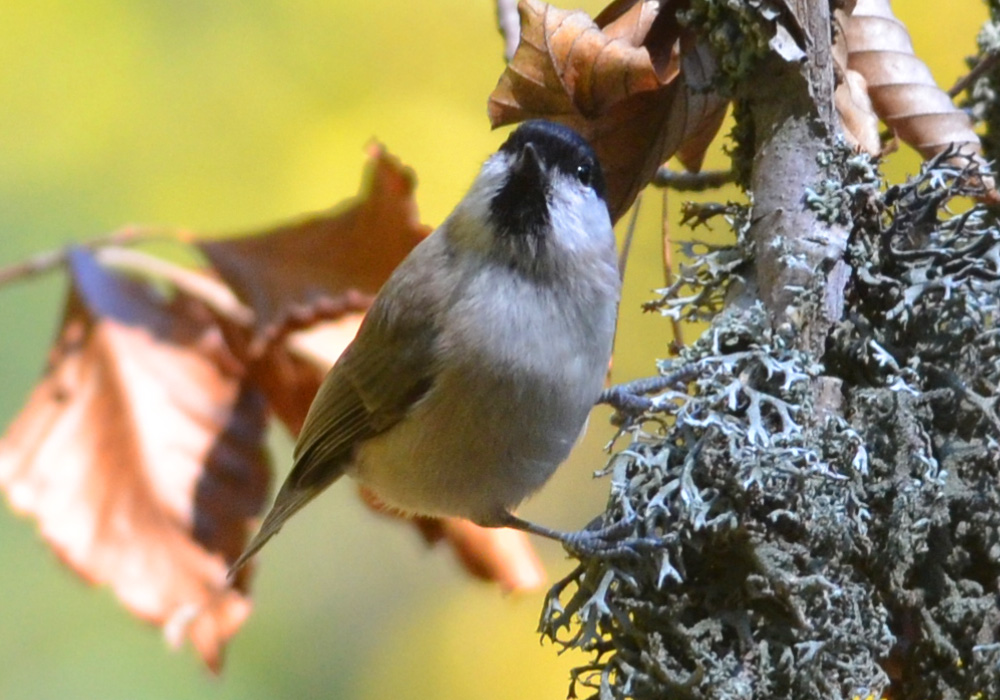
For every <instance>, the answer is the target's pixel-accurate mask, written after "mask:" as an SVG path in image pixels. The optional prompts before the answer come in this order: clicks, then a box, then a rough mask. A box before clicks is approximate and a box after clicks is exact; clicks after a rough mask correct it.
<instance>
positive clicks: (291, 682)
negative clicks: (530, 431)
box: [0, 0, 986, 700]
mask: <svg viewBox="0 0 1000 700" xmlns="http://www.w3.org/2000/svg"><path fill="white" fill-rule="evenodd" d="M583 6H584V8H585V9H587V10H589V11H590V12H591V13H596V11H598V10H599V9H600V7H601V3H597V2H587V3H585V4H584V5H583ZM940 8H941V6H940V4H939V3H935V2H931V0H910V1H909V2H906V3H898V7H897V8H896V10H897V12H898V13H899V14H900V16H901V17H902V18H903V19H904V20H905V21H906V22H907V23H908V24H909V26H910V29H911V31H912V33H913V35H914V42H915V44H916V47H917V51H918V53H920V54H921V55H922V56H923V57H924V58H925V60H927V62H928V63H929V64H930V65H931V69H932V71H933V72H934V74H935V76H936V77H937V78H938V80H939V82H940V83H941V84H942V85H944V86H946V87H947V86H950V85H951V83H952V82H953V81H954V79H955V78H956V77H957V76H958V75H959V74H960V73H962V72H963V70H964V68H963V63H962V60H963V58H964V57H965V56H966V55H970V54H972V53H973V52H974V50H975V47H974V36H975V32H976V30H977V28H978V25H979V23H980V22H981V21H982V19H983V18H984V17H985V14H986V13H985V9H984V8H983V7H982V6H981V5H980V4H979V3H977V2H973V1H972V0H962V1H961V2H957V3H952V4H951V5H950V6H949V7H948V10H947V12H945V13H942V12H941V9H940ZM0 33H2V40H0V232H2V233H0V241H2V244H0V265H6V264H10V263H12V262H15V261H18V260H21V259H23V258H25V257H27V256H29V255H30V254H32V253H34V252H38V251H43V250H48V249H52V248H54V247H57V246H60V245H63V244H65V243H69V242H72V241H77V240H83V239H86V238H89V237H93V236H96V235H99V234H102V233H106V232H109V231H111V230H113V229H116V228H118V227H120V226H121V225H123V224H126V223H135V222H141V223H161V224H170V225H178V226H183V227H186V228H190V229H194V230H197V231H202V232H208V233H212V232H228V231H236V230H241V229H246V228H256V227H259V226H261V225H264V224H268V223H271V222H274V221H279V220H282V219H284V218H288V217H292V216H295V215H297V214H299V213H302V212H306V211H313V210H317V209H322V208H325V207H328V206H329V205H331V204H332V203H334V202H336V201H339V200H341V199H343V198H345V197H348V196H351V195H353V194H354V193H355V192H356V191H357V187H358V183H359V179H360V174H361V165H362V163H363V160H364V146H365V144H366V143H367V142H369V141H370V140H371V139H378V140H380V141H382V142H383V143H385V144H386V145H387V146H388V147H389V149H390V150H391V151H392V152H394V153H395V154H397V155H399V156H400V157H401V158H402V159H403V161H404V162H405V163H407V164H409V165H410V166H412V167H413V168H414V169H415V170H416V172H417V175H418V178H419V186H418V189H417V200H418V202H419V204H420V208H421V213H422V216H423V218H424V220H425V221H426V222H428V223H430V224H436V223H438V222H440V221H441V219H442V218H443V217H444V216H445V215H446V214H447V213H448V211H449V210H450V209H451V207H452V205H453V204H454V203H455V202H456V201H457V200H458V198H460V197H461V196H462V194H463V193H464V190H465V188H466V187H467V185H468V183H469V182H470V181H471V179H472V177H473V176H474V174H475V172H476V169H477V167H478V165H479V163H480V162H481V161H482V159H483V158H484V157H485V156H486V155H488V154H489V153H490V152H491V151H493V150H495V148H496V147H497V145H498V144H499V143H500V141H501V140H502V139H503V137H504V133H505V132H503V131H501V132H496V133H494V132H491V131H490V129H489V125H488V123H487V120H486V113H485V105H486V97H487V95H488V94H489V92H490V91H491V90H492V88H493V86H494V84H495V83H496V80H497V78H498V77H499V75H500V73H501V71H502V69H503V61H502V45H501V41H500V39H499V36H498V35H497V33H496V31H495V29H494V7H493V4H492V3H491V2H489V1H488V0H443V1H440V2H435V3H414V2H401V1H399V0H369V1H368V2H366V3H346V2H336V1H334V0H327V1H325V2H324V1H321V0H285V1H284V2H275V1H271V2H266V1H264V0H242V1H239V2H237V1H235V0H221V1H217V2H212V3H199V2H190V1H184V0H180V1H174V2H162V1H161V2H155V1H153V0H146V1H138V0H130V1H129V0H116V1H114V2H112V1H110V0H91V1H90V2H87V3H80V2H75V1H73V0H37V1H36V2H32V3H16V2H13V1H8V2H4V3H0ZM918 162H919V161H918V159H917V158H916V156H915V155H914V154H912V153H911V152H908V151H907V152H903V153H900V154H898V155H896V156H894V157H893V159H892V162H891V165H890V167H889V168H888V170H889V172H890V177H891V178H893V179H897V180H898V179H900V178H901V177H903V176H904V175H905V173H907V172H913V171H914V170H915V169H916V168H917V167H918ZM724 166H725V159H724V158H723V157H722V156H721V155H720V153H719V152H718V151H717V149H716V152H713V154H711V155H710V158H709V161H708V163H707V167H724ZM728 196H735V195H733V194H729V195H728ZM715 198H718V195H716V197H715ZM682 199H683V198H682V197H680V196H676V195H675V196H673V198H672V203H671V207H672V212H673V213H672V217H673V218H674V220H675V221H676V220H677V209H678V207H679V205H680V202H681V200H682ZM659 207H660V196H659V194H658V193H656V192H648V193H647V195H646V197H645V201H644V203H643V209H642V214H641V216H640V220H639V221H640V223H639V228H638V232H637V236H636V242H635V245H634V248H633V255H632V259H631V262H630V264H629V270H628V277H627V281H626V294H625V300H624V303H623V306H622V310H621V323H620V332H619V338H618V345H617V348H618V351H617V353H616V358H615V379H616V380H627V379H630V378H634V377H638V376H645V375H648V374H651V373H652V372H653V371H654V360H655V359H656V358H658V357H664V356H666V345H667V342H668V341H669V338H670V333H669V329H668V324H667V323H666V322H665V321H663V320H661V319H659V318H658V317H654V316H642V315H641V312H640V311H639V308H638V307H639V304H640V303H641V302H642V301H643V300H645V299H648V298H650V297H651V296H652V294H651V292H650V290H651V289H652V288H654V287H658V286H661V285H662V271H661V269H660V267H659V264H658V259H659V240H658V230H659ZM722 233H723V232H722V231H719V230H716V231H715V232H710V233H707V234H706V233H705V232H704V231H702V232H699V233H698V234H697V235H698V236H699V237H704V236H706V235H709V236H716V235H720V234H722ZM689 236H690V234H689V233H687V232H679V233H678V237H689ZM63 286H64V285H63V280H62V279H61V278H60V276H59V275H49V276H47V277H44V278H39V279H36V280H32V281H30V282H27V283H21V284H16V285H11V286H9V287H7V288H5V289H2V290H0V324H2V326H0V327H2V329H3V331H2V333H0V351H2V356H0V359H2V361H0V385H2V386H3V388H4V390H3V391H2V392H0V422H2V424H3V425H6V424H7V423H8V422H9V421H10V420H11V418H12V417H13V416H14V415H15V414H16V412H17V411H18V410H19V408H20V406H21V405H22V404H23V402H24V400H25V398H26V396H27V393H28V391H29V390H30V388H31V386H32V384H33V383H34V381H35V380H36V378H37V377H38V374H39V372H40V371H41V369H42V367H43V365H44V357H45V353H46V350H47V347H48V344H49V342H50V340H51V337H52V334H53V331H54V329H55V325H56V323H57V322H58V319H59V314H60V309H61V296H62V293H63ZM606 417H607V412H606V411H603V412H602V411H599V412H597V413H596V414H595V416H594V417H593V418H592V420H591V425H590V431H589V435H588V437H587V439H586V440H585V442H584V443H583V444H582V445H581V446H580V448H579V449H578V450H577V451H576V453H575V454H574V456H573V457H572V458H571V460H570V462H569V463H567V465H565V466H564V467H563V468H562V469H561V470H560V472H559V473H558V474H557V476H556V477H555V478H554V479H553V481H552V482H551V483H550V484H549V485H548V486H547V487H546V488H545V489H544V491H543V492H542V493H541V494H539V495H538V496H537V497H535V498H534V499H532V500H531V501H530V502H529V503H528V504H527V505H526V506H525V508H524V509H523V511H522V512H523V514H524V515H526V516H527V517H528V518H530V519H533V520H536V521H538V522H541V523H544V524H546V525H550V526H553V527H559V528H567V529H568V528H575V527H579V526H581V525H583V524H584V523H586V522H587V521H589V520H590V519H591V518H592V517H593V516H594V515H596V514H597V513H598V512H599V511H600V510H602V508H603V502H604V497H605V496H604V494H605V492H606V489H607V483H606V482H605V481H594V480H592V479H591V478H590V474H591V472H592V471H593V470H594V469H596V468H599V467H601V466H602V465H603V463H604V459H605V457H604V456H603V455H602V453H601V446H602V445H603V444H604V442H605V441H606V440H607V439H608V438H609V437H610V436H611V434H612V433H611V429H610V427H609V426H608V424H607V421H606ZM272 443H273V449H274V453H275V463H276V465H277V469H278V472H279V473H278V478H280V476H281V475H283V474H284V471H285V470H286V469H287V467H288V461H289V457H290V442H289V440H288V438H287V436H286V435H285V434H284V433H282V432H281V431H280V430H275V431H274V435H273V436H272ZM536 544H537V546H538V548H539V550H540V551H541V552H542V555H543V557H544V559H545V561H546V565H547V567H548V569H549V572H550V577H551V578H552V579H556V578H559V577H561V576H562V575H564V574H565V573H566V572H567V571H568V568H569V566H570V564H569V562H568V561H566V560H565V558H564V557H563V556H562V553H561V550H560V549H559V547H557V546H555V545H553V544H552V543H549V542H543V541H539V542H537V543H536ZM255 584H256V585H255V592H254V597H255V604H256V607H255V611H254V613H253V615H252V616H251V618H250V620H249V622H248V623H247V624H246V626H245V627H244V629H243V630H242V631H241V632H240V633H239V634H238V636H237V637H236V638H235V640H234V641H233V643H232V645H231V647H230V650H229V653H228V659H227V664H226V666H225V669H224V671H223V674H222V676H221V677H219V678H215V677H212V676H210V675H209V674H208V673H207V672H205V671H204V670H203V668H202V667H201V666H200V664H199V663H198V661H197V659H196V658H195V656H194V655H193V654H192V653H191V652H190V650H187V651H186V652H184V653H180V654H175V653H171V652H169V651H168V650H167V649H166V648H165V646H164V643H163V641H162V638H161V636H160V633H159V631H158V630H156V629H154V628H151V627H149V626H147V625H145V624H143V623H141V622H138V621H137V620H135V619H133V618H131V617H130V616H129V615H128V614H127V613H125V612H124V611H123V610H122V609H121V608H120V607H119V606H118V605H117V603H116V602H115V600H114V599H113V597H112V595H111V594H110V593H109V592H108V591H107V590H103V589H93V588H90V587H88V586H86V585H85V584H83V583H81V582H80V581H79V580H77V579H76V578H75V577H74V576H73V575H72V574H71V573H69V572H68V571H67V570H65V569H64V568H63V567H62V566H61V565H60V564H59V563H58V561H57V560H56V557H55V556H54V555H53V554H52V553H51V552H50V551H49V550H48V549H47V548H46V546H45V545H44V544H43V543H42V542H41V540H40V538H39V537H38V535H37V533H36V529H35V526H34V524H33V523H32V522H30V521H27V520H24V519H21V518H18V517H16V516H14V515H13V514H12V513H11V512H10V511H9V510H8V509H6V508H0V698H4V699H5V700H6V699H20V698H30V699H42V698H53V699H55V698H59V699H60V700H62V699H64V698H75V699H87V698H95V699H97V698H100V699H101V700H113V699H115V698H122V699H126V698H128V699H129V700H131V699H134V698H144V699H149V698H171V699H173V698H240V699H253V698H286V697H287V698H312V697H331V698H333V697H336V698H341V697H343V698H352V699H354V698H358V699H369V698H371V699H375V698H390V697H418V698H422V697H434V698H441V699H443V700H448V699H449V698H456V699H457V698H462V699H465V700H476V699H479V698H512V699H513V698H517V699H518V700H531V699H533V698H538V699H541V698H548V699H551V698H562V697H565V693H566V688H567V681H568V669H569V668H570V667H571V666H572V665H574V664H575V663H579V662H580V661H581V660H582V658H581V657H579V656H577V657H574V656H572V655H563V656H557V655H556V653H555V650H554V649H553V648H552V647H550V646H540V645H539V644H538V637H537V634H536V633H535V627H536V624H537V619H538V615H539V612H540V608H541V595H540V594H538V595H520V596H508V597H505V596H502V595H501V594H500V592H499V591H498V590H497V589H495V588H493V587H491V586H487V585H484V584H481V583H477V582H473V581H470V580H469V579H468V578H467V577H466V576H465V575H463V574H462V573H461V572H460V571H459V570H458V567H457V566H456V565H455V563H454V562H453V561H452V559H451V557H450V556H449V555H448V554H447V553H445V552H443V551H438V550H427V549H426V548H424V547H423V546H422V545H421V544H420V542H419V541H418V540H417V537H416V536H415V535H414V534H413V533H412V532H410V531H409V530H408V529H406V528H402V527H399V526H398V525H397V524H395V523H391V522H388V521H386V520H384V519H380V518H376V517H374V516H372V515H370V514H369V513H367V512H366V511H364V510H363V509H362V507H361V506H360V505H359V504H358V502H357V500H356V498H355V495H354V489H352V488H349V487H347V486H346V485H340V486H338V487H336V488H334V489H331V491H330V492H329V493H328V494H326V495H324V496H323V497H322V498H321V499H319V501H318V502H317V504H316V505H315V506H313V507H311V508H309V509H306V510H305V511H304V512H303V513H302V514H301V515H300V516H298V517H297V518H296V520H294V521H293V522H292V523H291V524H290V525H289V526H288V527H287V528H285V530H284V532H283V534H282V535H281V537H279V538H278V539H277V540H275V542H274V543H273V544H272V545H271V546H270V547H269V548H268V549H267V550H266V551H265V552H264V554H263V556H262V557H261V561H260V566H259V570H258V575H257V578H256V582H255Z"/></svg>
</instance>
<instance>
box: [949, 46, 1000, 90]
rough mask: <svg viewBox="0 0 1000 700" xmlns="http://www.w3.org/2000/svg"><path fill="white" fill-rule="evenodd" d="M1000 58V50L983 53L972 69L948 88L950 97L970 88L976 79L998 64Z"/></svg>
mask: <svg viewBox="0 0 1000 700" xmlns="http://www.w3.org/2000/svg"><path fill="white" fill-rule="evenodd" d="M998 60H1000V52H997V51H990V52H988V53H986V54H985V55H983V56H982V57H981V58H980V59H979V62H978V63H977V64H976V65H974V66H973V67H972V69H971V70H970V71H969V72H968V73H966V74H965V75H963V76H962V77H961V78H959V79H958V80H957V81H956V82H955V84H954V85H952V86H951V89H949V90H948V97H952V98H954V97H955V96H956V95H958V94H959V93H961V92H963V91H964V90H966V89H968V88H969V86H970V85H972V84H973V83H974V82H976V80H978V79H979V78H980V77H981V76H982V75H983V74H984V73H987V72H989V71H990V70H992V69H993V67H994V66H996V64H997V61H998Z"/></svg>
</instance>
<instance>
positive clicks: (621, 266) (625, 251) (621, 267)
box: [618, 192, 642, 279]
mask: <svg viewBox="0 0 1000 700" xmlns="http://www.w3.org/2000/svg"><path fill="white" fill-rule="evenodd" d="M641 206H642V192H640V193H639V194H638V195H636V198H635V203H634V204H633V205H632V218H631V219H629V222H628V228H627V229H625V239H624V240H623V241H622V252H621V253H620V254H619V255H618V276H619V277H621V278H622V279H625V266H626V265H627V264H628V255H629V252H630V251H631V250H632V237H633V236H634V234H635V224H636V222H637V221H638V220H639V207H641Z"/></svg>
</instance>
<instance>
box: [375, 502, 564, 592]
mask: <svg viewBox="0 0 1000 700" xmlns="http://www.w3.org/2000/svg"><path fill="white" fill-rule="evenodd" d="M358 492H359V493H360V494H361V499H362V500H363V501H364V503H365V504H366V505H367V506H368V507H369V508H371V509H372V510H373V511H375V512H376V513H379V514H381V515H385V516H387V517H391V518H401V519H403V520H407V521H409V522H411V523H413V524H414V525H415V526H416V527H417V529H418V530H419V531H420V534H421V536H423V538H424V540H425V541H426V542H427V543H428V544H435V543H437V542H439V541H441V540H444V541H445V542H447V543H448V545H449V547H450V548H451V550H452V551H453V552H455V554H456V556H458V559H459V561H460V562H461V563H462V567H463V568H464V569H465V570H466V571H467V572H468V573H470V574H472V575H473V576H475V577H476V578H480V579H483V580H484V581H493V582H496V583H499V584H500V586H501V588H503V589H504V590H505V591H508V592H520V591H533V590H536V589H538V588H540V587H541V586H542V584H544V583H545V568H544V567H543V566H542V563H541V561H540V560H539V559H538V555H537V554H535V550H534V548H533V547H532V546H531V542H530V541H529V540H528V536H527V535H525V534H524V533H523V532H520V531H518V530H509V529H505V528H489V527H480V526H479V525H476V524H475V523H471V522H469V521H468V520H462V519H461V518H427V517H410V516H406V515H402V514H400V513H398V512H396V511H393V510H391V509H389V508H387V507H386V506H385V505H384V504H383V503H382V502H381V501H380V500H379V498H378V496H376V495H375V494H374V493H372V492H371V491H370V490H368V489H366V488H364V487H359V489H358Z"/></svg>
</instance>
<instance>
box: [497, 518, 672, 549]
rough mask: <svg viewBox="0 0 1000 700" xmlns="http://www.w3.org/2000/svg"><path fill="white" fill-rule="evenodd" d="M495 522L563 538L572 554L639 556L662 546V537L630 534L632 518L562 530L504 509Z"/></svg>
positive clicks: (558, 539)
mask: <svg viewBox="0 0 1000 700" xmlns="http://www.w3.org/2000/svg"><path fill="white" fill-rule="evenodd" d="M491 525H492V523H491ZM494 526H495V527H509V528H512V529H515V530H521V531H522V532H527V533H530V534H533V535H540V536H542V537H547V538H548V539H550V540H556V541H557V542H561V543H562V545H563V546H564V547H565V548H566V549H567V550H568V551H569V552H570V553H572V554H578V555H583V556H586V557H595V558H600V559H616V558H620V557H627V558H632V557H639V556H642V555H643V554H644V553H648V552H650V551H652V550H654V549H658V548H659V547H661V546H662V540H660V539H659V538H656V537H641V536H637V535H633V534H631V533H632V532H633V530H634V523H632V522H629V521H619V522H617V523H612V524H611V525H606V526H605V525H602V524H601V522H600V518H598V519H596V520H594V521H593V522H592V523H591V524H590V525H588V526H587V527H586V528H584V529H583V530H576V531H574V532H562V531H560V530H553V529H551V528H547V527H545V526H544V525H537V524H535V523H532V522H529V521H527V520H522V519H521V518H519V517H517V516H516V515H514V514H512V513H504V515H503V516H502V517H501V518H500V522H498V523H497V524H496V525H494Z"/></svg>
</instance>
